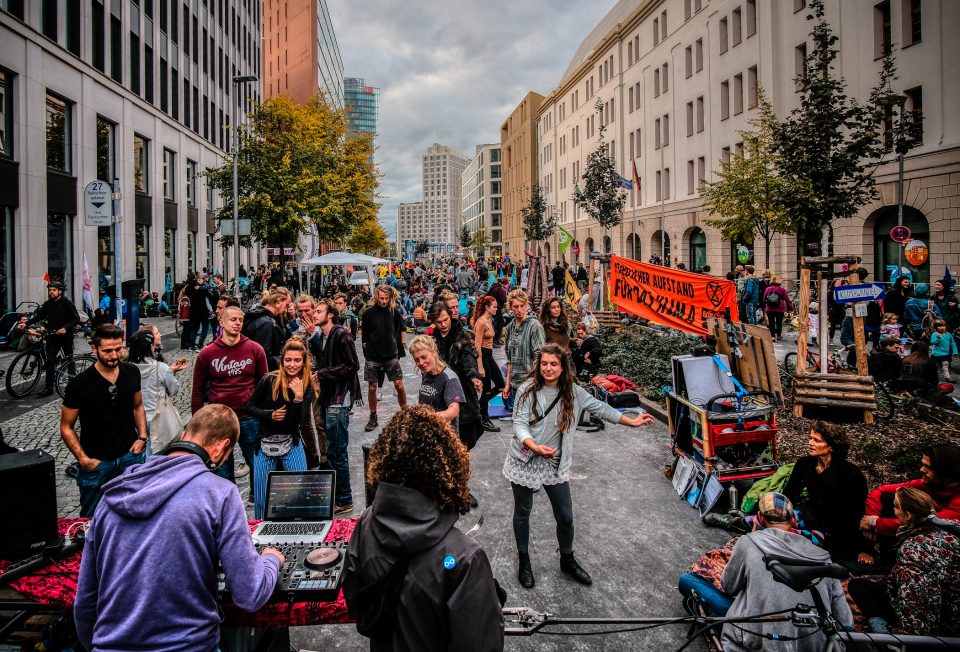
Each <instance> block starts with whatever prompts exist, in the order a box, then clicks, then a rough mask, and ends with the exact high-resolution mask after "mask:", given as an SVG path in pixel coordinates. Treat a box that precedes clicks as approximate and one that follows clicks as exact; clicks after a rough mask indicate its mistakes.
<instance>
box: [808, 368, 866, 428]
mask: <svg viewBox="0 0 960 652" xmlns="http://www.w3.org/2000/svg"><path fill="white" fill-rule="evenodd" d="M793 389H794V395H793V416H795V417H802V416H803V408H804V406H805V405H810V406H817V407H838V408H850V409H854V410H863V421H864V423H873V411H874V410H876V409H877V398H876V395H875V394H874V391H873V377H871V376H851V375H839V374H814V373H806V372H799V373H797V375H796V376H795V377H794V379H793Z"/></svg>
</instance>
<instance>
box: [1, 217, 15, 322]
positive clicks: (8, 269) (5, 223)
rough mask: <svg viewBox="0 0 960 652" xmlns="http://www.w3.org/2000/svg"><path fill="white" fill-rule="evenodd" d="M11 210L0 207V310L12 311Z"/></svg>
mask: <svg viewBox="0 0 960 652" xmlns="http://www.w3.org/2000/svg"><path fill="white" fill-rule="evenodd" d="M13 281H14V267H13V208H11V207H10V206H0V308H2V309H3V310H5V311H10V310H13V308H14V301H13V287H14V285H13Z"/></svg>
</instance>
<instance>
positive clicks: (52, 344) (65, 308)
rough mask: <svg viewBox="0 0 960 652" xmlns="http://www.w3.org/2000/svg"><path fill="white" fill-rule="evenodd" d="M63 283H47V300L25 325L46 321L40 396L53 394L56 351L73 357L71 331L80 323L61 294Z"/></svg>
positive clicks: (65, 356) (67, 300) (78, 316)
mask: <svg viewBox="0 0 960 652" xmlns="http://www.w3.org/2000/svg"><path fill="white" fill-rule="evenodd" d="M63 289H64V287H63V283H61V282H60V281H52V282H50V283H49V284H48V285H47V300H46V301H44V302H43V305H41V306H40V307H39V308H38V309H37V312H36V313H34V315H33V318H32V319H30V320H29V321H28V322H27V325H28V326H29V325H31V324H35V323H37V322H40V321H46V330H47V367H46V372H47V376H46V380H47V382H46V386H45V387H44V389H43V391H41V392H40V396H50V395H51V394H53V377H54V373H55V372H56V368H57V362H58V360H57V353H59V352H60V351H63V357H64V358H65V359H66V358H72V357H73V331H74V330H75V329H76V328H77V325H78V324H79V323H80V315H79V314H78V313H77V308H76V306H74V305H73V302H72V301H70V299H67V298H66V297H65V296H63Z"/></svg>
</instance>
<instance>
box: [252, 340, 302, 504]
mask: <svg viewBox="0 0 960 652" xmlns="http://www.w3.org/2000/svg"><path fill="white" fill-rule="evenodd" d="M280 359H281V366H282V368H281V369H279V370H277V371H274V372H272V373H269V374H267V375H266V376H264V377H263V378H261V379H260V382H258V383H257V386H256V388H255V389H254V390H253V394H251V395H250V398H249V400H248V401H247V405H246V408H245V409H246V411H247V414H249V415H250V416H252V417H256V418H257V419H258V420H259V421H260V433H259V443H260V446H259V448H258V449H257V452H256V454H255V456H254V462H253V463H254V473H253V478H254V480H253V511H254V515H255V518H263V507H264V503H265V502H266V498H267V477H268V476H269V475H270V472H271V471H277V470H280V469H282V470H284V471H305V470H306V469H307V465H308V464H311V462H312V465H313V466H317V465H318V464H319V463H320V462H319V459H318V456H317V435H316V430H315V429H314V425H313V419H312V414H311V410H312V406H313V402H314V401H315V400H316V398H317V395H316V391H315V389H314V384H313V376H312V374H311V372H310V356H309V355H308V354H307V347H306V345H305V344H304V343H303V341H302V340H300V339H299V338H294V339H292V340H290V341H289V342H287V343H286V344H285V345H284V347H283V351H282V353H281V356H280ZM308 460H310V461H308Z"/></svg>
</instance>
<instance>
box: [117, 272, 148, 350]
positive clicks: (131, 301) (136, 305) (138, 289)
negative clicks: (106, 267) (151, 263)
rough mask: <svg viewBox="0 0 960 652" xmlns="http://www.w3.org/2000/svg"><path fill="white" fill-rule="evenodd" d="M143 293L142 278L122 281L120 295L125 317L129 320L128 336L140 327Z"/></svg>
mask: <svg viewBox="0 0 960 652" xmlns="http://www.w3.org/2000/svg"><path fill="white" fill-rule="evenodd" d="M142 293H143V279H142V278H137V279H133V280H130V281H123V282H122V283H120V296H121V297H122V298H123V318H124V319H126V320H127V333H126V334H127V337H128V338H129V337H131V336H132V335H133V334H134V333H136V332H137V330H138V329H139V328H140V295H141V294H142Z"/></svg>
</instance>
